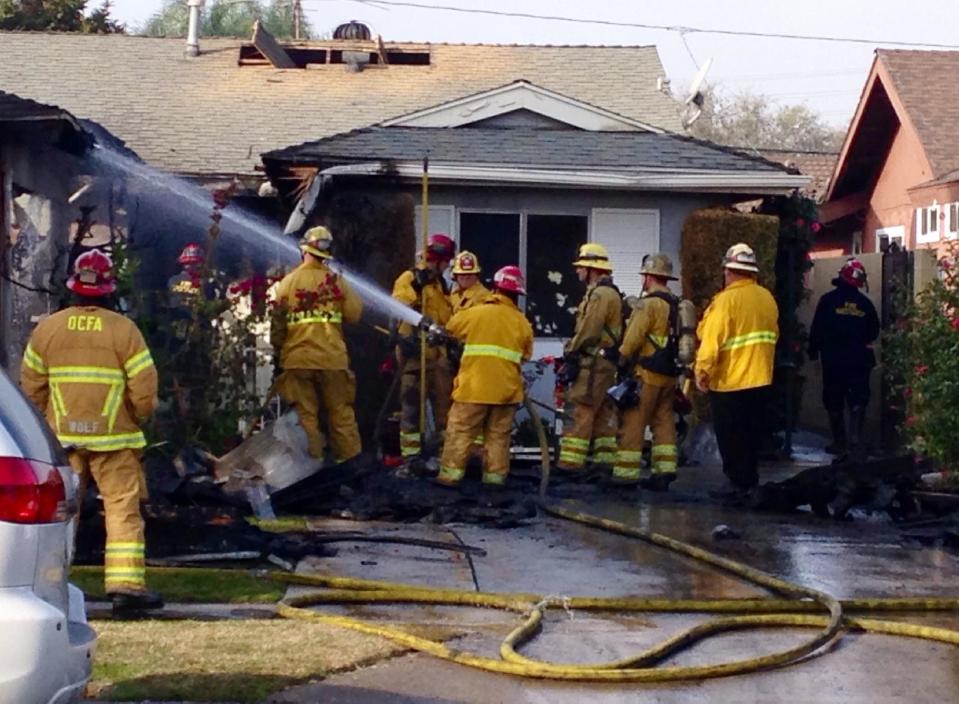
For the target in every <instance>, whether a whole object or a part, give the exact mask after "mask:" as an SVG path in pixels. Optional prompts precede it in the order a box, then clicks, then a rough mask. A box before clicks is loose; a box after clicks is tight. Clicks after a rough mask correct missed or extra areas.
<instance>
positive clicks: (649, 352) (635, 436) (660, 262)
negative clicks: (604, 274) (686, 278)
mask: <svg viewBox="0 0 959 704" xmlns="http://www.w3.org/2000/svg"><path fill="white" fill-rule="evenodd" d="M639 273H640V274H642V276H643V297H642V298H640V299H639V300H638V301H637V302H636V305H635V307H634V309H633V313H632V315H631V316H630V318H629V323H628V324H627V326H626V334H625V336H624V337H623V344H622V345H621V346H620V348H619V358H620V360H621V361H620V367H621V368H623V369H625V370H626V372H627V373H629V374H635V376H636V378H637V379H638V380H639V382H640V384H641V387H640V391H639V404H638V405H636V406H633V407H632V408H626V409H624V410H623V411H622V418H621V420H620V433H621V434H620V441H619V450H618V452H617V453H616V464H615V465H614V466H613V482H614V483H618V484H636V483H640V484H641V486H643V488H647V489H651V490H653V491H666V490H667V489H669V485H670V483H671V482H672V481H673V480H675V479H676V423H675V420H674V414H673V403H674V400H675V395H676V378H677V376H678V373H679V370H678V369H677V368H676V361H675V360H676V350H675V349H674V347H673V346H671V345H670V335H671V332H672V329H671V328H672V327H674V326H673V321H674V319H675V317H676V315H678V306H679V300H678V299H677V298H676V297H675V296H674V295H673V294H672V292H671V291H670V290H669V287H668V285H667V284H668V282H669V281H676V277H675V276H673V263H672V261H671V260H670V259H669V257H668V256H667V255H665V254H654V255H651V256H647V257H645V258H644V259H643V264H642V268H641V269H640V270H639ZM646 426H652V433H653V446H652V450H651V454H650V467H651V470H652V471H651V474H650V477H649V478H648V479H643V480H642V481H640V477H639V470H640V466H641V464H642V459H643V444H644V441H645V438H646Z"/></svg>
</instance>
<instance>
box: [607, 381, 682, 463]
mask: <svg viewBox="0 0 959 704" xmlns="http://www.w3.org/2000/svg"><path fill="white" fill-rule="evenodd" d="M675 395H676V387H675V386H652V385H651V384H643V386H642V388H641V389H640V392H639V404H638V405H636V406H635V407H633V408H627V409H626V410H624V411H623V412H622V418H621V420H620V439H619V451H618V452H617V453H616V464H615V465H613V479H614V480H618V481H622V482H634V481H639V470H640V467H641V466H642V462H643V444H644V443H645V439H646V427H647V426H652V432H653V447H652V452H651V457H650V459H651V462H650V464H651V468H652V473H653V474H675V473H676V421H675V417H674V412H673V403H674V400H675Z"/></svg>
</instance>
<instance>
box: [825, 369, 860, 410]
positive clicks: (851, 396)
mask: <svg viewBox="0 0 959 704" xmlns="http://www.w3.org/2000/svg"><path fill="white" fill-rule="evenodd" d="M870 371H871V367H869V366H866V365H865V364H861V365H853V364H835V363H827V362H825V361H824V362H823V365H822V405H823V406H824V407H825V408H826V410H827V411H831V412H833V413H842V412H843V411H844V410H845V408H846V404H848V405H849V408H850V409H853V408H865V407H866V406H868V405H869V374H870Z"/></svg>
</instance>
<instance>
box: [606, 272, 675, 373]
mask: <svg viewBox="0 0 959 704" xmlns="http://www.w3.org/2000/svg"><path fill="white" fill-rule="evenodd" d="M652 291H666V292H668V291H669V289H667V288H666V287H665V286H655V287H654V288H652V289H651V290H650V292H652ZM668 336H669V304H668V303H667V302H666V301H664V300H663V299H662V298H659V297H656V296H654V297H651V298H641V299H640V300H639V302H638V303H637V304H636V307H635V308H634V309H633V313H632V315H630V316H629V323H627V325H626V334H625V335H624V336H623V344H622V345H620V348H619V352H620V354H621V355H622V356H623V357H625V358H630V357H633V358H635V359H638V358H640V357H649V356H650V355H652V354H653V353H654V352H655V351H656V346H654V345H653V343H652V342H650V339H649V338H652V339H653V341H655V343H656V345H658V346H659V347H665V346H666V343H667V342H668ZM634 372H635V374H636V376H637V377H638V378H640V379H642V380H643V383H646V384H649V385H650V386H672V385H674V384H675V383H676V377H673V376H664V375H663V374H657V373H656V372H651V371H649V370H648V369H643V368H642V366H640V365H639V364H636V366H635V369H634Z"/></svg>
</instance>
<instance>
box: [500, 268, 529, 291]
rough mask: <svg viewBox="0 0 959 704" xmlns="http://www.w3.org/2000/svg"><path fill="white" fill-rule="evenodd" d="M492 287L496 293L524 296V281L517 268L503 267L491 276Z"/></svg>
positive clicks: (521, 273)
mask: <svg viewBox="0 0 959 704" xmlns="http://www.w3.org/2000/svg"><path fill="white" fill-rule="evenodd" d="M493 287H494V288H495V289H496V290H497V291H506V292H507V293H518V294H520V295H521V296H525V295H526V279H525V278H524V277H523V272H522V271H521V270H520V268H519V267H518V266H512V265H510V266H504V267H503V268H502V269H500V270H499V271H497V272H496V273H495V274H493Z"/></svg>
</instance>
